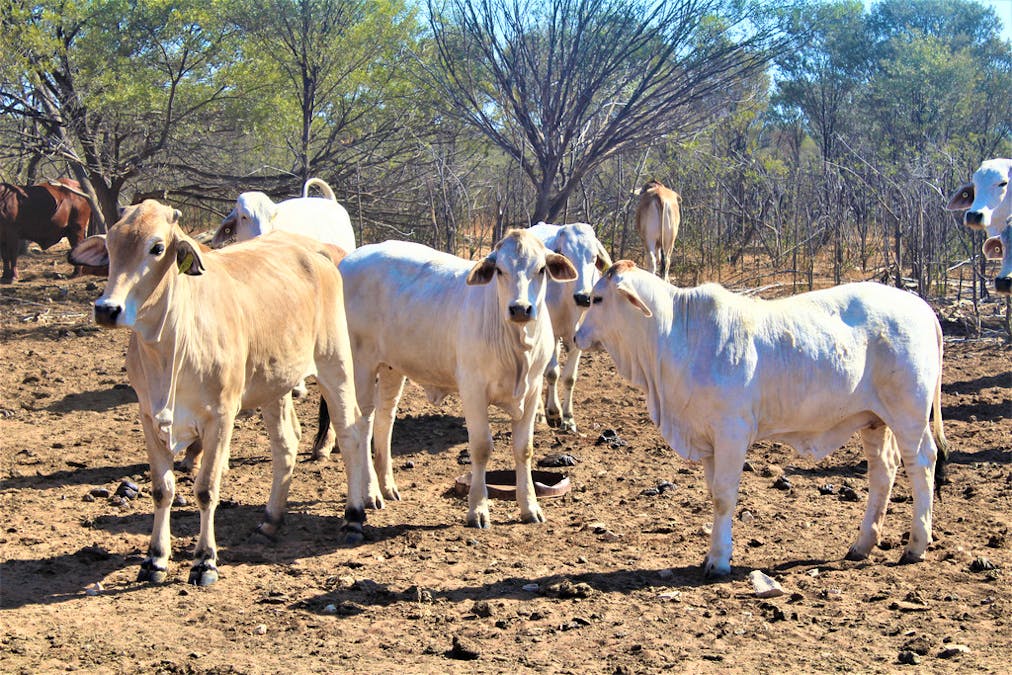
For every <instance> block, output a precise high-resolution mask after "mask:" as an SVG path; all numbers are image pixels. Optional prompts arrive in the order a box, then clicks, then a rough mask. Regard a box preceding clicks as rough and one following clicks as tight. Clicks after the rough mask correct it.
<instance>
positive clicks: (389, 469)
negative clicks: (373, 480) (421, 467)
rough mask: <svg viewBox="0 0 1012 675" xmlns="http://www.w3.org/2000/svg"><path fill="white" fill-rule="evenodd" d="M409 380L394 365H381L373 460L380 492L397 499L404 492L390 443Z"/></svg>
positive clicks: (374, 425) (398, 499)
mask: <svg viewBox="0 0 1012 675" xmlns="http://www.w3.org/2000/svg"><path fill="white" fill-rule="evenodd" d="M406 381H407V378H405V377H404V376H403V375H401V374H400V373H398V372H395V371H394V370H392V369H390V368H386V367H383V368H380V370H379V378H378V381H377V388H376V394H377V396H378V397H379V398H378V399H377V401H378V403H379V406H378V410H377V411H376V415H375V417H374V419H373V441H372V442H373V463H374V465H375V468H376V477H377V479H378V480H379V487H380V492H382V493H383V496H384V497H386V498H387V499H393V500H396V501H400V499H401V493H400V492H399V491H398V490H397V483H396V482H395V481H394V469H393V461H392V458H391V456H390V443H391V440H392V438H393V429H394V420H395V419H396V418H397V403H398V401H400V398H401V392H402V391H404V383H405V382H406Z"/></svg>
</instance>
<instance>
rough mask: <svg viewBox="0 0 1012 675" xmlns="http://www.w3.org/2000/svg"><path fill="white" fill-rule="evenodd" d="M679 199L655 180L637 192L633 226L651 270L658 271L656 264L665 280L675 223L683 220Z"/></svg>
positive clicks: (652, 271)
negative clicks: (637, 197) (638, 198)
mask: <svg viewBox="0 0 1012 675" xmlns="http://www.w3.org/2000/svg"><path fill="white" fill-rule="evenodd" d="M681 204H682V198H681V197H680V196H679V194H678V193H677V192H675V191H674V190H669V189H668V188H666V187H664V186H663V185H661V183H659V182H658V181H655V180H652V181H649V182H648V183H647V184H646V185H644V186H643V189H642V190H641V191H640V201H639V204H638V205H637V206H636V229H637V230H638V231H639V233H640V238H641V239H642V240H643V245H644V246H646V249H647V257H648V258H649V259H650V272H651V273H653V274H657V271H658V266H659V267H660V268H662V269H663V277H664V280H665V281H667V280H668V272H669V270H670V268H671V250H672V249H673V248H674V247H675V237H677V236H678V226H679V224H680V223H681V221H682V213H681Z"/></svg>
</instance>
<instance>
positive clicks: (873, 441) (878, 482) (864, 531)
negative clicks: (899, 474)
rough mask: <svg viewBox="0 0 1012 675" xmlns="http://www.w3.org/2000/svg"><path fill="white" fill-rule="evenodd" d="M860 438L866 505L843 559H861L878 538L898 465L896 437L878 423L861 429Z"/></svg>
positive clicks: (869, 551)
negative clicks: (865, 469)
mask: <svg viewBox="0 0 1012 675" xmlns="http://www.w3.org/2000/svg"><path fill="white" fill-rule="evenodd" d="M861 441H862V442H863V444H864V456H865V458H866V459H867V460H868V490H869V491H868V508H867V510H866V511H865V513H864V520H863V521H861V529H860V531H859V533H858V535H857V541H855V542H854V543H853V544H852V545H851V547H850V550H849V551H847V560H864V559H865V558H867V557H868V554H869V553H871V550H872V549H873V548H874V547H875V546H878V543H879V541H881V539H882V526H883V523H884V521H885V514H886V507H887V506H888V505H889V493H890V492H892V489H893V482H894V481H895V480H896V470H897V469H898V468H899V465H900V453H899V450H898V449H897V447H896V439H895V437H894V436H893V433H892V431H891V430H890V429H889V427H887V426H885V425H884V424H880V425H878V426H876V427H867V428H864V429H861Z"/></svg>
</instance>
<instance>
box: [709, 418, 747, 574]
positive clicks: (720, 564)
mask: <svg viewBox="0 0 1012 675" xmlns="http://www.w3.org/2000/svg"><path fill="white" fill-rule="evenodd" d="M748 446H749V443H748V442H747V441H745V440H741V439H740V438H737V437H727V438H725V439H720V440H718V442H717V443H714V447H713V456H712V457H708V458H706V459H704V460H703V473H704V474H705V475H706V484H707V487H709V489H710V498H711V499H712V500H713V530H712V531H711V533H710V550H709V552H708V553H707V554H706V558H705V559H704V560H703V573H704V575H705V576H707V577H719V576H726V575H728V574H730V573H731V552H732V540H731V522H732V517H733V515H734V509H735V506H736V505H737V504H738V487H739V484H740V483H741V472H742V466H743V465H744V463H745V451H746V450H747V449H748Z"/></svg>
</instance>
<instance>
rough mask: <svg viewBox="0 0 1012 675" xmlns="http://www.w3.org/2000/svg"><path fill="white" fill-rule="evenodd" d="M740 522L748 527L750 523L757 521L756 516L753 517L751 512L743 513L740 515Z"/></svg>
mask: <svg viewBox="0 0 1012 675" xmlns="http://www.w3.org/2000/svg"><path fill="white" fill-rule="evenodd" d="M738 520H740V521H741V522H743V523H745V524H746V525H748V524H749V523H751V522H752V521H754V520H755V516H753V515H752V512H751V511H742V512H741V513H740V514H739V515H738Z"/></svg>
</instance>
